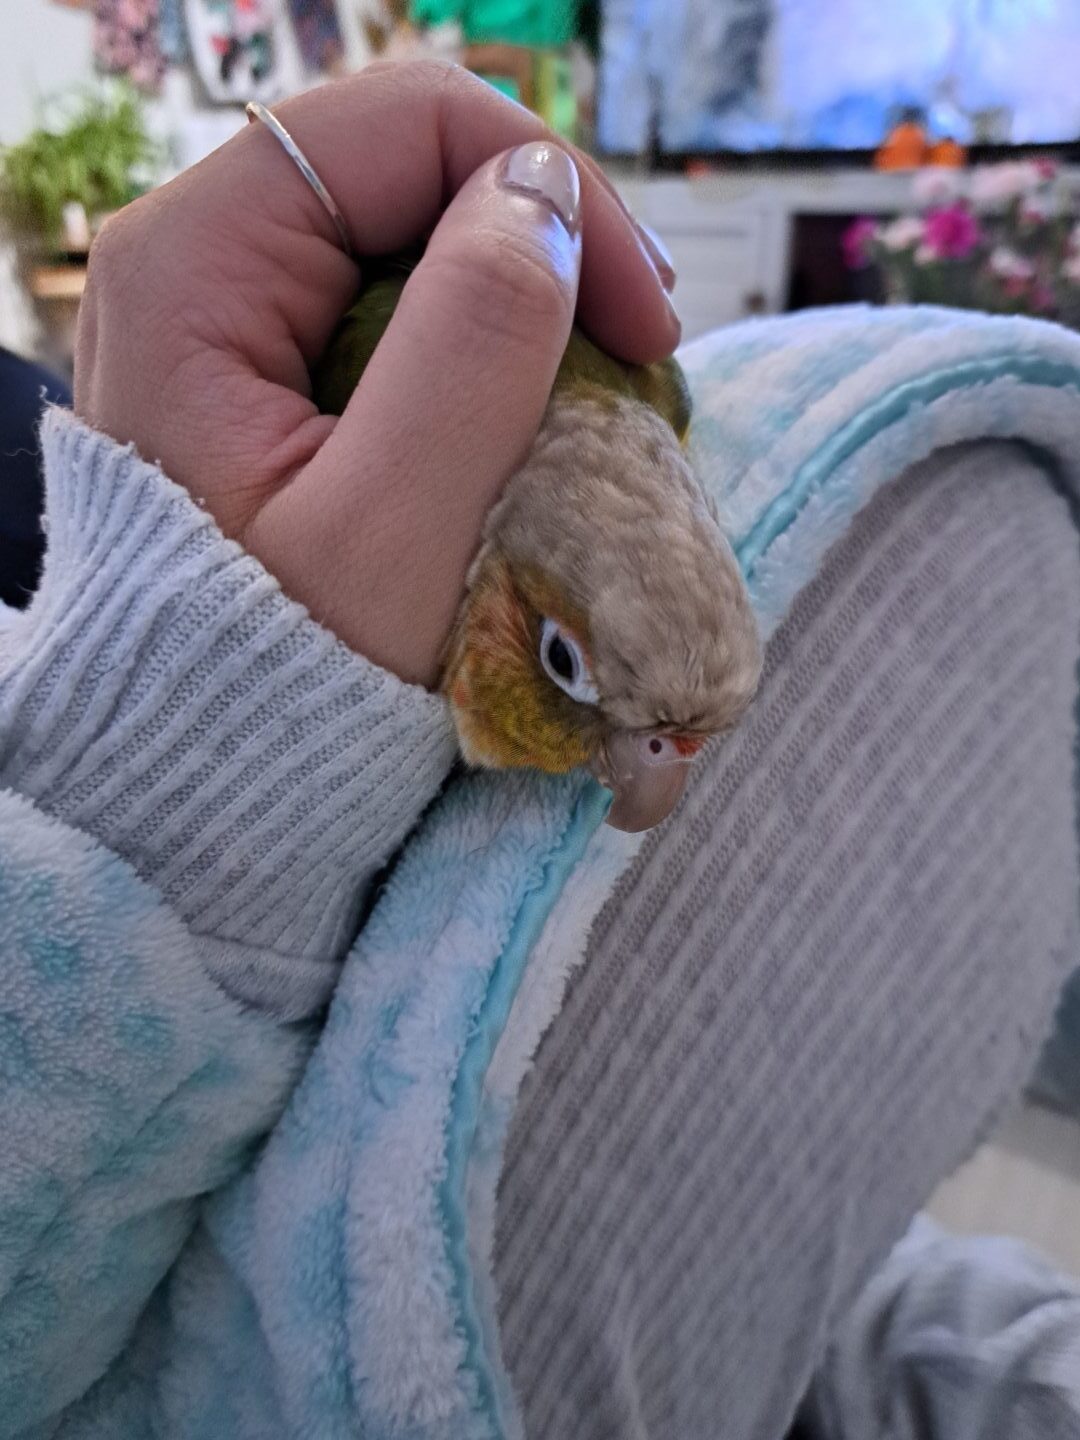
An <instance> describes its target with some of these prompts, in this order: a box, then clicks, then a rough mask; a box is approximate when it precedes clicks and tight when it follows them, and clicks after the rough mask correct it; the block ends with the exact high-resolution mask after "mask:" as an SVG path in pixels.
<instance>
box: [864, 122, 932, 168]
mask: <svg viewBox="0 0 1080 1440" xmlns="http://www.w3.org/2000/svg"><path fill="white" fill-rule="evenodd" d="M927 149H928V146H927V139H926V131H925V130H924V129H923V127H922V126H921V125H920V124H919V123H918V122H917V121H915V120H902V121H901V122H900V124H899V125H897V126H895V127H894V128H893V129H892V131H891V132H890V133H889V135H887V136H886V138H885V143H884V144H883V145H882V147H881V149H880V150H879V151H878V152H877V154H876V155H875V156H874V168H875V169H877V170H917V169H918V168H919V166H920V165H925V164H926V155H927Z"/></svg>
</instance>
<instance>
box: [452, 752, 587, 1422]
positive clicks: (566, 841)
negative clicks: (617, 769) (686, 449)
mask: <svg viewBox="0 0 1080 1440" xmlns="http://www.w3.org/2000/svg"><path fill="white" fill-rule="evenodd" d="M611 801H612V796H611V792H610V791H608V790H605V789H604V788H603V787H602V786H601V785H598V784H597V783H596V781H595V780H590V781H588V782H587V783H586V784H585V786H584V787H583V789H582V792H581V794H580V795H579V796H578V799H577V802H576V804H575V806H574V809H573V811H572V812H571V816H570V822H569V824H568V825H567V827H566V829H565V830H564V831H563V833H562V836H561V837H560V840H559V844H558V845H557V846H556V847H555V849H553V850H552V852H551V854H550V856H549V857H548V860H547V864H546V866H545V869H544V874H543V878H542V880H541V882H540V884H539V886H538V887H537V888H536V889H535V890H531V891H530V892H529V893H528V894H527V895H525V897H524V898H523V900H522V902H521V905H520V907H519V908H518V912H517V914H516V916H515V917H514V920H513V922H512V924H511V928H510V935H509V938H508V939H507V942H506V944H505V946H504V947H503V951H502V954H501V955H500V956H499V959H498V961H497V962H496V965H495V968H494V970H493V971H492V974H491V979H490V981H489V983H488V989H487V994H486V995H485V996H484V1001H483V1004H482V1006H481V1009H480V1014H479V1016H478V1017H477V1021H476V1025H475V1028H474V1029H473V1032H472V1034H471V1035H470V1037H469V1040H468V1042H467V1044H466V1048H465V1053H464V1055H463V1056H462V1060H461V1065H460V1067H459V1069H458V1074H457V1079H456V1082H455V1085H454V1094H453V1099H452V1101H451V1110H450V1122H449V1125H448V1128H447V1143H446V1160H447V1165H446V1174H445V1177H444V1178H443V1181H442V1184H441V1186H440V1193H439V1206H440V1211H441V1214H442V1226H443V1234H444V1236H445V1241H446V1254H447V1259H448V1260H449V1262H450V1268H451V1271H452V1273H453V1276H454V1288H455V1298H456V1300H457V1304H458V1307H459V1311H460V1319H459V1324H460V1328H461V1330H462V1332H463V1334H464V1337H465V1340H466V1344H467V1347H468V1360H467V1362H466V1363H467V1365H468V1367H469V1369H470V1370H471V1371H472V1374H473V1376H474V1379H475V1381H476V1386H477V1392H478V1397H479V1410H480V1412H481V1413H482V1414H483V1415H484V1417H485V1418H486V1419H487V1421H488V1425H489V1431H490V1434H491V1436H492V1437H500V1436H502V1434H503V1433H504V1432H503V1426H502V1423H501V1420H500V1417H499V1403H498V1400H497V1394H498V1389H497V1385H496V1382H495V1378H494V1375H493V1373H492V1362H491V1357H489V1356H487V1355H486V1354H485V1347H484V1342H483V1333H484V1332H483V1325H482V1322H481V1319H480V1315H479V1312H478V1308H477V1304H476V1295H475V1291H474V1288H473V1280H472V1266H471V1264H470V1260H469V1245H468V1222H467V1217H466V1213H465V1174H466V1170H467V1168H468V1164H469V1155H470V1153H471V1151H472V1147H473V1141H474V1139H475V1136H476V1129H477V1125H478V1123H479V1118H480V1100H481V1094H482V1092H483V1087H484V1076H485V1075H486V1074H487V1071H488V1067H489V1065H490V1064H491V1058H492V1056H493V1054H494V1053H495V1046H496V1045H497V1044H498V1042H499V1037H500V1036H501V1035H502V1033H503V1030H504V1029H505V1028H506V1023H507V1020H508V1018H509V1016H510V1009H511V1006H512V1005H513V1003H514V997H515V996H516V995H517V992H518V987H519V985H520V984H521V979H522V976H523V975H524V973H525V966H526V963H527V962H528V959H529V955H530V954H531V953H532V949H533V946H534V945H535V944H536V942H537V940H538V939H539V936H540V932H541V930H543V928H544V924H545V922H546V921H547V918H548V916H549V915H550V913H551V911H552V909H553V907H554V905H555V904H556V902H557V901H558V898H559V896H560V895H561V894H562V890H563V886H564V885H565V884H566V881H567V879H568V878H569V876H570V872H571V871H572V870H573V869H574V867H575V865H576V864H577V863H578V861H579V860H580V859H581V857H582V855H583V854H584V853H585V847H586V846H587V845H588V843H589V841H590V839H591V838H592V836H593V834H594V833H595V832H596V830H597V829H598V828H599V827H600V826H601V825H602V824H603V822H604V819H605V817H606V816H607V812H608V810H609V809H610V807H611Z"/></svg>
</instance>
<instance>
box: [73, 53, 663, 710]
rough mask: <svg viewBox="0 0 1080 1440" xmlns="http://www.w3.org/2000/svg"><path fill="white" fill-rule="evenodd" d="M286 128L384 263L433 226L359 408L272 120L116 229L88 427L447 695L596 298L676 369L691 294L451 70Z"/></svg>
mask: <svg viewBox="0 0 1080 1440" xmlns="http://www.w3.org/2000/svg"><path fill="white" fill-rule="evenodd" d="M276 113H277V115H278V116H279V118H280V119H281V121H282V123H283V124H284V125H285V126H286V127H287V128H288V129H289V130H290V131H291V133H292V134H293V136H294V137H295V139H296V141H297V143H298V144H299V146H300V147H301V149H302V150H303V151H304V153H305V154H306V155H307V156H308V158H309V159H310V160H311V162H312V164H313V165H314V167H315V170H316V171H317V173H318V174H319V176H320V177H321V179H322V180H323V182H324V183H325V185H326V186H327V188H328V190H329V191H330V193H331V195H333V197H334V199H335V200H336V202H337V204H338V206H339V207H340V209H341V211H342V212H343V214H344V217H345V220H346V223H347V226H348V229H349V233H350V235H351V237H352V241H353V246H354V249H355V250H356V252H357V253H358V255H359V256H360V257H361V260H360V263H361V266H362V264H363V256H364V255H374V254H385V253H388V252H391V251H394V250H397V249H400V248H402V247H403V246H406V245H408V244H409V243H411V242H413V241H416V240H417V239H419V238H421V237H422V236H423V235H425V234H426V233H427V232H428V231H429V230H431V229H432V227H433V226H434V232H433V234H432V236H431V239H430V242H429V244H428V247H427V250H426V252H425V255H424V258H423V260H422V261H421V263H420V265H419V266H418V268H417V270H416V272H415V274H414V275H413V277H412V278H411V280H410V282H409V285H408V287H407V289H406V291H405V294H404V296H403V298H402V301H401V303H400V305H399V306H398V310H397V312H396V314H395V316H394V319H393V323H392V324H391V325H390V327H389V330H388V331H387V334H386V336H385V337H384V340H383V341H382V343H381V344H380V346H379V350H378V353H377V354H376V356H375V357H374V359H373V360H372V362H371V364H370V365H369V366H368V369H367V370H366V372H365V374H364V377H363V381H362V383H361V385H360V387H359V388H358V390H357V392H356V394H355V395H354V397H353V399H352V401H351V403H350V404H349V406H348V408H347V410H346V412H345V414H344V415H343V416H342V417H341V418H340V419H338V418H335V417H330V416H323V415H320V414H319V413H318V412H317V410H316V408H315V406H314V404H313V403H312V401H311V398H310V386H309V381H308V368H309V366H310V364H311V363H312V362H313V361H314V360H315V359H316V358H317V357H318V356H319V354H320V353H321V352H322V350H323V348H324V347H325V345H326V343H327V341H328V340H329V338H330V335H331V334H332V332H333V330H334V328H335V326H336V324H337V322H338V321H339V320H340V318H341V316H342V314H343V313H344V311H345V310H346V309H347V307H348V305H349V303H350V301H351V300H352V298H353V296H354V294H355V292H356V288H357V283H358V274H357V267H356V264H355V263H354V262H353V261H352V260H351V259H350V258H349V257H348V256H346V255H345V253H344V252H343V250H342V248H341V245H340V242H339V239H338V236H337V233H336V231H335V229H334V226H333V223H332V221H331V220H330V217H329V216H328V215H327V213H326V211H325V210H324V209H323V208H322V206H321V204H320V202H319V200H318V198H317V196H316V195H315V194H314V192H313V191H312V190H311V188H310V187H309V186H308V185H306V184H305V182H304V180H303V178H302V177H301V175H300V174H299V172H298V171H297V170H296V169H295V167H294V166H293V165H292V164H291V162H290V161H289V159H288V157H287V156H286V155H285V153H284V152H283V151H282V149H281V148H280V146H279V145H278V143H277V142H276V140H275V139H274V137H273V136H272V135H271V134H270V133H269V132H268V131H267V130H266V129H265V128H264V127H263V126H260V125H254V126H250V127H248V129H247V130H246V131H245V132H244V133H242V134H241V135H238V136H237V137H236V138H235V139H234V140H232V141H230V142H229V143H228V144H227V145H225V146H223V147H222V148H221V149H220V150H218V151H216V152H215V153H214V154H213V155H211V156H210V157H209V158H208V159H206V160H205V161H203V162H202V164H200V165H197V166H195V167H194V168H193V169H192V170H190V171H187V172H185V173H184V174H183V175H181V176H179V177H178V178H177V179H176V180H174V181H173V182H172V183H171V184H169V185H166V186H163V187H161V188H160V189H158V190H155V191H153V192H152V193H150V194H149V195H147V196H145V197H143V198H142V199H141V200H138V201H136V202H135V203H134V204H133V205H130V206H128V207H127V209H125V210H124V211H122V212H121V213H120V214H119V215H118V216H116V217H115V218H114V219H112V220H110V221H109V222H108V223H107V224H106V225H105V227H104V228H103V230H102V232H101V234H100V236H99V238H98V240H97V242H96V243H95V245H94V248H93V250H92V251H91V256H90V267H89V274H88V277H87V286H86V294H85V297H84V300H83V304H82V310H81V313H80V321H79V334H78V343H77V349H76V363H75V409H76V412H77V413H78V414H79V415H80V416H81V417H82V418H83V419H85V420H86V421H87V422H88V423H89V424H90V425H93V426H95V427H96V428H97V429H99V430H102V431H103V432H105V433H106V434H108V435H111V436H112V437H113V438H114V439H115V440H118V441H120V442H123V443H127V442H133V443H134V444H135V446H136V447H137V448H138V450H139V451H140V453H141V454H142V455H143V456H144V458H146V459H148V460H155V461H158V462H159V463H160V464H161V466H162V468H163V469H164V470H165V472H166V473H167V474H168V475H169V476H170V477H171V478H172V479H173V480H175V481H176V482H177V483H179V484H181V485H183V486H185V487H186V488H187V489H188V490H190V491H191V493H192V494H193V495H194V496H195V498H196V499H198V500H199V501H200V502H201V503H203V504H205V506H206V508H207V510H208V511H209V512H210V513H211V514H212V515H213V516H214V518H215V520H216V521H217V523H218V524H219V525H220V526H221V528H222V530H223V531H224V532H225V534H227V535H229V536H232V537H234V538H235V539H237V540H239V541H240V542H241V543H242V544H243V545H244V546H245V547H246V548H247V549H248V550H249V551H250V552H251V553H252V554H253V555H255V556H256V557H257V558H258V559H259V560H260V561H261V562H262V563H263V564H264V565H265V566H266V567H267V569H268V570H270V571H271V573H273V574H274V575H275V576H276V577H277V578H278V580H279V581H280V582H281V584H282V586H283V587H284V588H285V590H286V591H287V592H288V593H289V594H290V595H292V596H293V597H294V598H295V599H297V600H299V601H301V602H302V603H303V604H304V605H306V606H307V607H308V609H309V610H310V611H311V613H312V614H313V615H314V616H315V617H316V619H318V620H320V621H322V622H323V623H324V624H326V625H328V626H329V627H330V628H331V629H333V630H334V631H336V633H337V634H338V635H339V636H340V637H341V638H342V639H343V640H344V641H345V642H346V643H347V644H349V645H350V646H352V647H353V648H354V649H356V650H358V651H360V652H362V653H363V654H365V655H366V656H367V657H368V658H369V659H371V660H373V661H374V662H376V663H377V664H380V665H383V666H385V667H386V668H388V669H390V670H393V671H395V672H396V673H397V674H399V675H400V676H402V678H404V679H406V680H411V681H416V682H418V683H422V684H428V685H430V684H433V683H434V681H435V680H436V678H437V674H438V666H439V659H440V656H441V653H442V649H443V646H444V643H445V640H446V637H447V635H448V633H449V631H450V627H451V625H452V623H453V619H454V616H455V614H456V611H457V608H458V606H459V604H460V601H461V596H462V593H463V589H464V578H465V573H466V570H467V569H468V566H469V562H470V560H471V559H472V556H473V555H474V553H475V551H476V549H477V547H478V545H479V541H480V534H481V528H482V526H483V521H484V517H485V515H486V513H487V511H488V509H489V507H490V506H491V504H492V502H493V501H494V500H495V499H496V498H497V496H498V494H499V492H500V490H501V488H502V486H503V485H504V483H505V482H506V480H507V479H508V478H509V476H510V475H511V474H512V473H513V471H514V470H515V469H516V468H517V466H518V465H519V464H520V463H521V461H522V460H523V459H524V457H525V455H526V453H527V452H528V449H529V446H530V444H531V443H532V440H533V438H534V437H535V434H536V431H537V428H538V426H539V423H540V420H541V417H542V415H543V411H544V408H545V405H546V403H547V399H548V394H549V392H550V389H551V385H552V382H553V380H554V376H555V371H556V369H557V367H558V364H559V360H560V358H561V356H562V353H563V350H564V348H565V345H566V341H567V338H568V335H569V331H570V326H571V324H572V322H573V319H574V314H575V305H576V307H577V315H578V320H579V322H580V323H581V325H582V326H583V328H584V329H586V330H587V331H588V332H589V333H590V334H591V335H592V337H593V338H594V339H595V340H596V341H597V342H598V343H599V344H600V345H602V346H603V347H604V348H605V349H607V350H609V351H611V352H612V353H613V354H615V355H618V356H620V357H622V358H624V359H627V360H631V361H636V362H648V361H651V360H656V359H659V358H661V357H662V356H664V355H667V354H669V353H670V352H671V350H672V349H673V348H674V346H675V344H676V343H677V341H678V337H679V324H678V320H677V318H676V316H675V313H674V311H673V309H672V307H671V304H670V301H669V300H668V298H667V295H666V293H665V288H664V287H665V284H666V285H667V286H668V287H670V284H671V283H673V280H674V277H673V275H672V274H671V272H670V270H668V269H667V268H666V267H665V265H664V264H663V262H662V261H660V260H659V259H658V257H656V256H655V252H654V251H651V249H650V244H649V241H648V240H647V239H645V238H644V237H643V236H642V234H641V232H640V231H639V230H638V229H637V228H636V227H635V225H634V222H633V221H632V219H631V218H630V217H629V216H628V215H627V213H626V212H625V210H624V209H623V207H622V205H621V202H620V201H619V200H618V199H617V198H616V196H615V194H614V191H613V190H612V189H611V187H610V185H609V184H608V182H607V181H606V180H605V178H604V177H603V176H602V174H601V173H600V171H599V169H598V167H597V166H596V165H595V164H594V162H592V161H590V160H588V159H587V158H586V157H584V156H582V155H580V154H578V153H576V152H574V162H573V163H572V162H571V161H570V160H569V159H568V158H567V153H566V150H565V148H564V149H561V150H560V149H558V148H557V147H555V146H553V145H552V146H548V147H545V149H544V152H543V153H542V154H539V153H537V152H531V153H528V154H526V155H525V156H519V158H518V159H517V161H508V160H507V157H506V155H505V153H504V152H506V151H507V150H509V149H510V148H511V147H517V146H520V145H523V144H528V143H529V142H534V141H537V140H544V139H546V138H548V137H547V132H546V131H545V129H544V127H543V125H542V124H541V123H540V122H539V121H538V120H537V119H535V117H533V116H531V115H529V114H528V112H526V111H524V110H523V109H521V108H520V107H518V106H517V105H514V104H513V103H512V102H510V101H507V100H504V99H503V98H502V97H500V96H499V95H497V94H496V92H495V91H494V90H492V89H491V88H490V87H489V86H487V85H485V84H484V83H483V82H481V81H479V80H477V79H475V78H474V77H473V76H470V75H468V74H467V73H466V72H464V71H462V70H459V69H457V68H455V67H448V66H444V65H440V64H434V63H423V64H417V65H408V66H393V65H377V66H372V67H371V68H370V69H368V70H367V71H365V72H364V73H363V74H361V75H359V76H354V77H351V78H350V79H347V80H343V81H339V82H336V83H335V84H332V85H328V86H325V87H322V88H320V89H317V90H314V91H311V92H309V93H307V94H305V95H301V96H298V97H297V98H295V99H293V100H290V101H288V102H287V103H286V104H284V105H282V106H280V107H278V109H277V110H276ZM508 165H509V166H510V168H509V170H508ZM575 172H576V173H575ZM523 174H524V175H525V176H526V178H527V181H528V184H529V186H530V187H531V188H522V186H521V185H520V184H519V183H514V177H515V175H516V176H518V177H519V178H520V177H521V176H522V175H523ZM578 176H580V203H578V200H577V189H578V185H577V177H578ZM545 177H546V178H545ZM508 180H509V182H510V183H508ZM536 187H540V188H541V189H544V190H546V191H547V192H548V197H547V199H545V198H544V197H543V195H541V194H539V193H537V188H536ZM560 210H561V211H562V214H561V215H560V213H559V212H560ZM582 239H583V240H584V244H583V243H582ZM650 254H652V255H653V258H652V259H651V258H650ZM579 273H580V294H579V293H578V285H579ZM661 276H663V281H662V280H661Z"/></svg>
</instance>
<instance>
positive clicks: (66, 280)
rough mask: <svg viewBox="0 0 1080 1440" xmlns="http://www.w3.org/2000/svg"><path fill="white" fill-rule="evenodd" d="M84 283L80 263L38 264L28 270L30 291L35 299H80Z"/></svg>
mask: <svg viewBox="0 0 1080 1440" xmlns="http://www.w3.org/2000/svg"><path fill="white" fill-rule="evenodd" d="M85 285H86V268H85V266H82V265H38V266H37V267H36V268H35V269H34V270H32V271H31V272H30V293H31V294H32V295H33V297H34V299H35V300H81V299H82V293H83V288H84V287H85Z"/></svg>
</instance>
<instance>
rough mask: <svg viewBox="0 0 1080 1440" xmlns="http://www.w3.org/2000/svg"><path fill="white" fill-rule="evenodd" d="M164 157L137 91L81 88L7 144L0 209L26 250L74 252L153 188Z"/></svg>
mask: <svg viewBox="0 0 1080 1440" xmlns="http://www.w3.org/2000/svg"><path fill="white" fill-rule="evenodd" d="M158 160H159V154H158V147H157V145H156V144H155V143H154V142H153V141H152V140H151V138H150V136H149V134H148V133H147V130H146V126H145V124H144V121H143V114H142V109H141V107H140V105H139V102H138V100H137V99H136V97H135V95H134V94H133V93H132V91H131V90H130V89H128V88H127V87H126V86H123V85H111V86H109V87H107V88H106V89H103V90H100V91H98V90H95V91H90V92H87V91H83V92H80V93H78V94H77V95H74V96H71V97H68V98H66V99H64V100H62V101H60V102H54V104H53V106H51V107H50V112H49V115H48V118H47V123H43V124H42V125H40V126H39V127H38V129H36V130H34V131H32V132H31V134H29V135H28V136H27V137H26V139H25V140H22V141H20V142H19V143H18V144H16V145H10V146H6V147H4V148H3V149H0V213H2V214H3V216H4V218H5V219H6V220H7V221H8V224H9V225H10V227H11V229H12V231H13V233H14V235H15V238H16V240H17V241H18V243H19V245H20V248H21V249H23V251H24V253H25V252H29V253H30V254H31V255H33V256H35V257H36V258H39V259H60V258H71V252H72V251H76V252H77V251H79V250H83V251H85V249H86V248H87V247H88V243H89V232H90V231H92V230H93V229H94V228H96V226H97V225H98V224H100V222H101V220H102V219H103V218H104V216H105V215H107V214H109V213H110V212H111V211H113V210H117V209H119V208H120V207H121V206H122V205H126V204H127V202H128V201H129V200H132V199H134V197H135V196H136V195H138V194H140V193H141V192H142V191H143V190H145V189H146V188H148V186H149V184H150V183H151V181H152V179H153V173H154V170H155V167H156V165H157V163H158ZM80 211H81V214H82V216H83V221H82V224H81V225H80V224H79V220H78V215H79V212H80ZM65 220H66V221H67V232H68V233H67V234H65ZM80 229H81V230H82V232H83V233H82V234H81V235H80V234H79V233H78V232H79V231H80ZM76 242H77V243H76Z"/></svg>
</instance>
